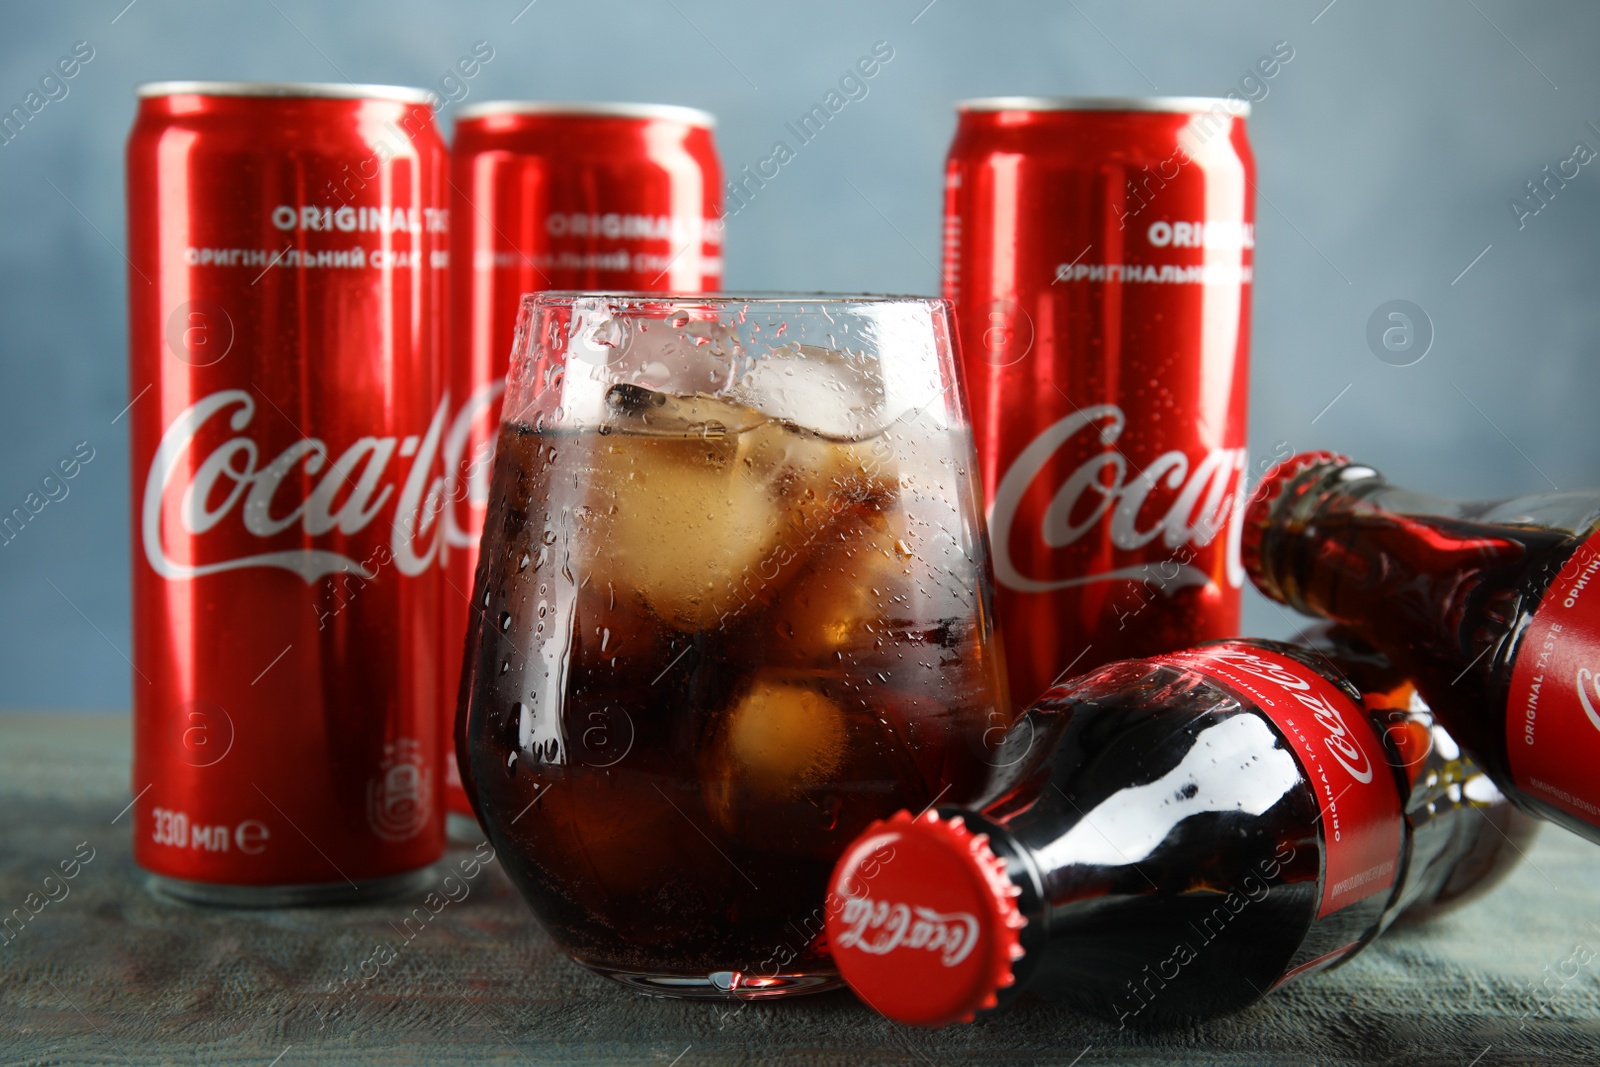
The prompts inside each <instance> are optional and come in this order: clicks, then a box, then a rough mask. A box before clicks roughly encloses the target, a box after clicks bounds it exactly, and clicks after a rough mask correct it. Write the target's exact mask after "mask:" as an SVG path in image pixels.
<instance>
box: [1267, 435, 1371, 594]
mask: <svg viewBox="0 0 1600 1067" xmlns="http://www.w3.org/2000/svg"><path fill="white" fill-rule="evenodd" d="M1349 463H1350V459H1349V457H1348V456H1342V455H1340V454H1339V453H1337V452H1301V453H1299V454H1298V455H1294V456H1290V457H1289V458H1288V459H1286V460H1284V461H1283V462H1282V463H1280V464H1278V465H1277V466H1276V467H1274V468H1272V469H1271V470H1270V471H1268V472H1267V473H1266V475H1265V477H1263V478H1262V479H1261V482H1260V484H1258V485H1257V486H1256V488H1255V492H1253V493H1251V494H1250V502H1249V503H1248V504H1246V505H1245V511H1244V528H1243V529H1242V530H1241V531H1240V533H1239V560H1240V562H1241V563H1243V564H1244V569H1245V571H1246V573H1248V574H1249V575H1250V578H1251V580H1253V581H1254V582H1255V583H1256V585H1257V587H1258V588H1260V590H1261V591H1262V592H1263V593H1265V594H1266V595H1267V596H1269V597H1272V598H1273V599H1274V600H1282V599H1283V596H1282V594H1281V593H1279V592H1278V590H1277V588H1276V585H1275V583H1274V582H1273V581H1271V580H1270V575H1267V574H1266V573H1265V572H1264V571H1263V569H1262V565H1261V541H1262V538H1264V537H1265V536H1266V533H1267V529H1268V527H1269V526H1270V525H1271V522H1270V519H1271V516H1272V513H1273V511H1274V510H1275V508H1276V505H1277V502H1278V498H1279V497H1281V496H1282V495H1283V493H1284V491H1285V490H1286V489H1288V488H1289V486H1290V485H1292V484H1293V482H1294V480H1295V479H1296V478H1298V477H1300V475H1302V474H1304V473H1305V472H1306V471H1308V470H1310V469H1311V468H1312V467H1319V466H1322V465H1323V464H1335V465H1337V466H1341V467H1342V466H1347V465H1348V464H1349Z"/></svg>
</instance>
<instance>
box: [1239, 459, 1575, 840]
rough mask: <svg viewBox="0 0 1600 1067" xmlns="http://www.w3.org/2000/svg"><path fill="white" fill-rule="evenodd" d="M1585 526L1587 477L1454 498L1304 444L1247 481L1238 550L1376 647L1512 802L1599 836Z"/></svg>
mask: <svg viewBox="0 0 1600 1067" xmlns="http://www.w3.org/2000/svg"><path fill="white" fill-rule="evenodd" d="M1597 527H1600V492H1597V491H1593V490H1591V491H1586V492H1566V493H1545V494H1540V495H1537V496H1525V497H1517V498H1514V499H1511V500H1502V501H1493V502H1487V503H1460V502H1455V501H1449V500H1441V499H1438V498H1435V497H1430V496H1423V495H1421V494H1419V493H1413V492H1411V491H1409V490H1406V489H1401V488H1398V487H1396V486H1392V485H1390V484H1389V483H1388V482H1386V481H1385V480H1384V479H1383V477H1382V476H1381V475H1380V474H1378V472H1377V471H1374V470H1373V469H1372V468H1370V467H1364V466H1360V465H1358V464H1354V463H1351V462H1350V461H1349V460H1347V459H1345V458H1344V457H1343V456H1335V455H1331V454H1328V453H1321V452H1318V453H1307V454H1305V455H1301V456H1296V457H1294V458H1293V459H1291V460H1289V461H1288V462H1287V463H1285V464H1284V465H1283V466H1282V467H1280V468H1279V469H1278V470H1277V471H1276V472H1275V473H1274V474H1273V476H1272V477H1269V478H1267V479H1266V480H1265V481H1263V483H1262V484H1261V486H1260V488H1259V489H1258V490H1257V492H1256V495H1255V497H1254V498H1253V500H1252V501H1251V503H1250V506H1249V511H1248V515H1247V520H1246V524H1245V532H1244V545H1243V558H1244V563H1245V566H1246V568H1247V570H1248V571H1249V573H1250V575H1251V577H1252V578H1253V579H1254V580H1255V583H1256V585H1257V586H1258V587H1259V588H1260V589H1261V591H1262V592H1263V593H1265V594H1266V595H1268V596H1270V597H1272V598H1274V599H1276V600H1280V601H1282V602H1284V603H1285V604H1288V605H1290V606H1291V607H1293V608H1295V609H1297V610H1299V611H1302V612H1305V613H1306V614H1308V615H1317V616H1321V617H1323V618H1326V619H1332V620H1335V621H1337V622H1339V623H1342V624H1345V625H1346V626H1348V627H1350V628H1351V629H1353V630H1355V631H1356V632H1358V633H1359V634H1360V635H1361V636H1362V637H1363V638H1365V639H1366V640H1367V641H1369V642H1371V643H1372V644H1373V645H1375V646H1377V647H1379V648H1381V649H1383V650H1384V652H1385V653H1387V654H1388V655H1389V656H1390V657H1392V658H1393V659H1394V661H1395V663H1396V664H1397V665H1398V666H1399V667H1401V668H1402V669H1403V670H1404V671H1405V672H1406V673H1407V674H1408V675H1409V676H1411V677H1412V678H1413V679H1415V681H1416V683H1417V686H1418V688H1419V689H1420V690H1421V691H1422V694H1423V696H1424V697H1425V698H1426V699H1427V701H1428V703H1429V704H1430V705H1431V706H1432V707H1433V709H1434V710H1435V711H1436V712H1437V714H1438V715H1439V718H1440V721H1441V722H1443V723H1444V725H1445V726H1446V727H1447V728H1448V729H1449V730H1450V732H1451V733H1452V734H1453V735H1454V736H1455V737H1456V738H1457V739H1458V740H1459V741H1460V742H1461V744H1462V746H1463V747H1464V748H1465V749H1466V750H1467V751H1468V752H1470V753H1471V754H1472V755H1473V756H1474V757H1475V758H1476V759H1477V760H1478V761H1479V762H1480V763H1481V764H1482V765H1483V766H1484V768H1485V770H1487V771H1488V773H1489V774H1490V776H1491V777H1493V778H1494V780H1495V782H1496V783H1498V784H1499V786H1500V788H1501V789H1503V790H1505V791H1506V793H1507V794H1509V795H1510V796H1511V798H1512V799H1513V800H1514V801H1515V802H1516V803H1517V804H1519V805H1520V806H1521V807H1523V808H1524V809H1526V810H1528V811H1530V812H1532V813H1534V814H1536V815H1540V816H1543V817H1544V818H1547V819H1550V820H1551V821H1553V822H1556V823H1559V824H1560V825H1562V826H1565V827H1567V828H1568V829H1570V830H1572V831H1574V832H1576V833H1578V834H1581V835H1582V836H1584V837H1587V838H1588V839H1589V840H1591V841H1600V776H1597V775H1596V774H1595V773H1594V768H1595V766H1596V764H1597V763H1600V589H1597V590H1596V592H1594V593H1591V594H1588V595H1587V596H1586V595H1585V591H1586V589H1587V587H1588V586H1589V585H1590V584H1600V582H1597V576H1600V533H1597Z"/></svg>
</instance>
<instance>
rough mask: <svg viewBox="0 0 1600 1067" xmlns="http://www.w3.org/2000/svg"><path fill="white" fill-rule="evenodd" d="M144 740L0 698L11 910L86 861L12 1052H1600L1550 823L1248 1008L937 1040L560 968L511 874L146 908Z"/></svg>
mask: <svg viewBox="0 0 1600 1067" xmlns="http://www.w3.org/2000/svg"><path fill="white" fill-rule="evenodd" d="M128 748H129V721H128V718H127V717H126V716H120V715H83V714H57V715H25V714H16V713H0V812H3V818H0V911H3V912H5V913H9V912H11V911H12V909H14V908H18V907H23V906H24V902H25V901H26V900H27V898H28V895H29V894H30V893H36V892H39V891H40V889H41V882H42V880H43V878H44V877H45V876H46V875H47V874H48V873H50V872H51V871H52V870H54V869H55V868H56V865H57V863H58V862H59V861H60V860H62V859H68V858H71V857H73V856H74V855H75V854H76V853H79V852H80V851H81V849H82V848H83V847H84V846H87V848H89V849H92V850H93V859H92V860H90V861H89V862H88V863H87V864H85V865H83V866H82V869H81V870H80V872H79V874H78V876H77V877H76V878H75V879H73V881H72V882H71V883H70V891H69V893H68V894H67V895H66V896H65V897H61V898H60V899H58V900H55V901H52V902H50V903H48V904H46V905H44V907H43V908H41V909H40V910H39V912H38V914H37V915H34V916H33V917H32V918H31V919H30V920H29V921H28V922H27V923H26V925H24V926H22V927H21V928H20V930H17V924H15V923H14V924H13V927H12V930H11V931H8V932H6V933H4V934H0V942H3V943H0V1063H4V1064H36V1063H67V1064H79V1063H86V1064H87V1063H92V1064H101V1063H106V1064H190V1063H195V1064H201V1063H204V1064H256V1065H260V1067H269V1065H273V1067H293V1065H296V1064H352V1063H407V1064H409V1063H417V1064H438V1063H457V1062H460V1063H507V1064H539V1065H543V1064H566V1063H580V1062H605V1063H621V1064H653V1065H660V1067H696V1065H700V1064H747V1063H748V1064H754V1063H784V1064H795V1065H818V1067H822V1065H834V1064H868V1063H885V1064H931V1065H938V1067H944V1065H952V1067H953V1065H957V1064H1034V1063H1038V1064H1046V1063H1056V1064H1073V1063H1077V1064H1080V1065H1082V1067H1091V1065H1098V1064H1113V1063H1130V1064H1132V1063H1137V1064H1158V1063H1159V1064H1171V1063H1196V1064H1239V1065H1244V1064H1272V1063H1286V1064H1294V1065H1296V1067H1305V1065H1313V1064H1355V1063H1385V1064H1438V1065H1450V1067H1469V1065H1470V1067H1488V1065H1490V1064H1513V1063H1514V1064H1567V1063H1571V1064H1600V848H1595V847H1593V846H1590V845H1588V844H1586V843H1584V842H1582V841H1580V840H1578V839H1577V838H1575V837H1573V836H1572V835H1570V834H1567V833H1564V832H1562V831H1559V830H1556V829H1554V828H1547V829H1546V830H1545V832H1544V833H1543V834H1542V835H1541V836H1540V838H1539V839H1538V841H1537V843H1536V844H1535V846H1534V848H1533V850H1532V851H1531V852H1530V854H1529V858H1528V861H1527V862H1526V863H1524V864H1523V866H1522V867H1521V869H1519V870H1518V871H1517V872H1516V873H1515V874H1514V875H1513V876H1512V878H1511V879H1510V880H1509V881H1508V882H1507V883H1506V884H1504V885H1503V886H1502V887H1501V888H1499V889H1498V890H1496V891H1495V893H1494V894H1492V895H1491V896H1490V897H1489V898H1488V899H1487V900H1485V901H1483V902H1481V903H1480V904H1478V905H1476V906H1475V907H1472V908H1469V909H1467V910H1466V911H1464V912H1460V913H1457V914H1455V915H1452V916H1447V917H1446V918H1444V919H1442V920H1439V921H1437V922H1436V923H1434V924H1432V925H1430V926H1427V927H1424V928H1420V929H1405V930H1398V931H1392V932H1391V933H1390V934H1389V935H1387V936H1386V937H1385V938H1384V939H1383V940H1382V941H1380V942H1379V943H1378V944H1377V945H1376V946H1374V947H1373V948H1371V949H1369V950H1368V951H1367V952H1365V953H1363V954H1362V955H1361V956H1360V957H1359V958H1357V959H1356V960H1355V961H1353V962H1352V963H1351V964H1350V965H1349V966H1346V967H1344V968H1341V969H1340V970H1338V971H1335V972H1333V973H1331V974H1326V975H1321V976H1318V977H1315V978H1312V979H1309V980H1307V981H1304V982H1301V983H1298V984H1296V985H1294V986H1291V987H1290V988H1288V989H1286V990H1284V991H1282V992H1281V993H1278V994H1276V995H1274V996H1272V997H1269V998H1267V1000H1266V1001H1264V1002H1263V1003H1262V1004H1260V1005H1258V1006H1257V1007H1255V1008H1253V1009H1251V1010H1249V1011H1246V1012H1244V1013H1242V1014H1240V1015H1238V1016H1235V1017H1233V1018H1230V1019H1225V1020H1222V1021H1219V1022H1216V1023H1213V1024H1210V1025H1207V1026H1203V1027H1196V1028H1193V1029H1188V1030H1181V1031H1177V1032H1174V1033H1166V1034H1158V1035H1131V1034H1127V1033H1119V1032H1118V1031H1116V1030H1115V1029H1114V1028H1112V1027H1110V1026H1107V1025H1105V1024H1102V1023H1099V1022H1096V1021H1094V1020H1091V1019H1086V1018H1083V1017H1080V1016H1077V1015H1075V1014H1073V1013H1071V1012H1069V1011H1066V1010H1065V1009H1062V1008H1059V1007H1056V1006H1053V1005H1051V1004H1048V1003H1044V1002H1025V1003H1023V1004H1021V1005H1019V1006H1017V1007H1016V1008H1015V1009H1013V1010H1012V1011H1010V1012H1007V1013H1004V1014H1002V1015H999V1016H995V1017H993V1018H990V1019H987V1020H984V1021H983V1022H981V1023H979V1024H977V1025H973V1026H966V1027H957V1028H953V1029H949V1030H945V1031H941V1032H936V1033H935V1032H927V1031H920V1030H911V1029H906V1028H904V1027H899V1026H896V1025H893V1024H891V1023H888V1022H887V1021H885V1020H883V1019H881V1018H879V1017H877V1016H875V1015H873V1014H872V1013H871V1012H869V1011H867V1010H866V1009H865V1008H863V1007H862V1006H861V1005H860V1004H858V1003H857V1002H856V1001H855V1000H854V999H853V998H852V997H851V996H850V995H849V994H848V993H832V994H825V995H822V996H816V997H809V998H803V999H801V1000H798V1001H793V1002H789V1003H784V1004H768V1005H757V1004H741V1003H729V1004H715V1003H710V1004H708V1003H688V1002H681V1001H678V1002H674V1001H661V1000H650V999H646V998H643V997H639V996H637V995H635V994H633V993H630V992H628V991H626V990H624V989H622V988H621V987H619V986H615V985H613V984H611V983H609V982H606V981H604V980H602V979H599V978H596V977H594V976H592V975H590V974H589V973H587V972H586V971H583V970H580V969H579V968H578V967H577V966H575V965H573V964H571V963H569V962H568V961H567V960H566V959H565V958H563V957H562V956H561V954H560V953H559V952H558V951H557V950H556V949H555V947H554V946H553V945H552V944H551V943H550V941H549V939H548V938H546V937H545V936H544V934H543V933H542V932H541V931H540V929H539V928H538V926H537V925H536V924H535V923H534V921H533V920H532V918H531V917H530V915H529V913H528V911H527V908H526V907H525V906H524V905H523V903H522V901H521V900H520V899H519V898H518V897H517V896H516V894H515V892H513V891H512V889H511V888H510V886H509V884H508V883H507V881H506V880H505V878H504V876H503V875H502V873H501V872H500V871H499V870H498V868H497V867H496V866H494V865H491V866H490V867H489V868H487V870H486V873H485V874H484V875H483V876H482V877H480V879H479V880H478V883H477V886H476V888H474V889H473V891H472V893H471V894H470V895H469V896H468V897H467V898H466V899H464V900H461V901H460V902H459V903H454V904H451V905H450V906H449V907H447V908H446V909H445V910H443V911H441V912H440V913H439V914H438V915H437V916H436V917H435V918H433V919H432V920H431V921H430V922H429V923H428V925H427V926H426V928H423V929H421V930H420V932H416V931H413V933H412V937H411V938H410V939H409V940H408V939H407V938H406V936H405V935H404V933H402V932H401V930H400V925H399V924H400V923H401V921H402V920H403V918H404V917H405V916H406V915H407V914H409V913H410V912H411V910H412V908H413V907H414V906H415V905H417V904H418V903H419V902H420V897H421V896H422V895H423V894H418V896H419V900H417V901H412V900H406V899H395V900H389V901H384V902H379V903H373V904H368V905H364V906H360V907H351V908H338V909H291V910H279V911H220V910H209V909H203V908H196V907H190V906H186V905H182V904H177V903H172V902H169V901H165V900H160V899H157V898H154V897H152V896H151V895H150V894H149V893H147V892H146V891H145V889H144V887H143V883H142V879H141V875H140V872H139V871H138V869H137V868H135V867H134V866H133V864H132V861H131V859H130V849H129V841H130V832H131V831H130V826H129V823H130V821H131V816H130V815H128V814H126V813H124V809H125V806H126V805H127V804H128V803H129V801H130V800H131V796H130V795H129V791H128ZM468 851H469V850H468V849H467V848H465V847H464V846H454V847H453V848H452V853H453V854H459V855H460V856H464V855H466V854H467V853H468ZM452 866H453V864H452ZM441 877H442V872H441ZM58 895H59V894H58ZM36 899H37V898H36ZM25 912H26V909H25ZM379 946H388V947H389V948H390V950H391V951H392V952H393V953H394V959H393V960H392V961H391V962H389V963H388V965H386V966H384V967H383V968H381V969H380V970H379V972H378V974H377V977H376V978H375V979H373V980H372V981H370V982H369V983H367V984H366V985H364V986H363V985H362V984H361V983H359V982H354V983H351V984H350V985H349V986H348V987H345V988H346V989H347V992H346V993H339V992H336V991H330V990H338V989H339V988H341V986H343V980H344V979H345V978H346V977H348V976H350V975H351V974H353V973H355V972H357V971H358V970H359V969H360V967H361V964H362V961H364V960H367V959H369V958H370V957H372V956H373V954H374V951H375V949H377V948H378V947H379Z"/></svg>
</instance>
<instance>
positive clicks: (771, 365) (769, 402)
mask: <svg viewBox="0 0 1600 1067" xmlns="http://www.w3.org/2000/svg"><path fill="white" fill-rule="evenodd" d="M728 395H729V396H730V397H732V398H733V399H735V400H738V401H740V402H742V403H744V404H748V405H749V406H750V407H752V408H754V409H755V410H756V411H759V412H761V413H762V414H765V415H769V416H771V417H772V418H775V419H778V420H781V421H783V422H786V423H788V424H789V425H791V426H793V427H796V428H798V429H803V430H809V431H811V432H813V433H816V434H819V435H821V436H823V437H828V438H832V439H834V440H838V441H859V440H863V439H865V438H868V437H873V436H876V435H877V434H878V433H879V432H881V431H882V430H883V427H884V424H885V422H886V421H887V418H886V416H885V412H884V391H883V381H882V379H881V378H879V377H878V375H877V365H876V364H875V363H872V362H869V361H867V360H864V359H859V358H855V357H852V356H851V355H850V354H849V353H846V352H839V351H836V350H834V349H829V348H818V347H816V346H814V345H798V344H792V345H785V346H783V347H781V348H777V349H774V350H773V351H772V353H771V354H770V355H767V356H764V357H762V358H761V359H758V360H756V361H755V363H754V365H752V366H751V368H750V369H749V370H748V371H746V372H745V374H744V375H743V376H742V377H741V378H740V379H739V380H738V381H736V382H735V383H734V384H733V388H732V389H730V390H729V392H728Z"/></svg>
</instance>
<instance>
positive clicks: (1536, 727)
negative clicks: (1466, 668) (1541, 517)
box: [1506, 533, 1600, 826]
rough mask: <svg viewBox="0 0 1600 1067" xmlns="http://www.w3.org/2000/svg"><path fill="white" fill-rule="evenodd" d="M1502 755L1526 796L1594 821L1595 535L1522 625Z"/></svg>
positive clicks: (1599, 697)
mask: <svg viewBox="0 0 1600 1067" xmlns="http://www.w3.org/2000/svg"><path fill="white" fill-rule="evenodd" d="M1591 586H1593V587H1594V591H1593V592H1590V591H1589V589H1590V587H1591ZM1506 755H1507V762H1508V763H1509V764H1510V765H1511V778H1512V780H1513V781H1515V782H1516V783H1517V785H1518V786H1519V787H1520V788H1521V789H1522V790H1523V791H1524V792H1526V793H1527V794H1528V795H1529V796H1532V797H1535V798H1537V799H1539V800H1542V801H1544V802H1545V803H1547V804H1550V805H1552V806H1553V807H1557V808H1560V809H1561V810H1562V811H1565V812H1569V813H1570V814H1572V815H1575V816H1577V817H1578V818H1580V819H1582V820H1583V821H1584V822H1587V823H1590V824H1592V825H1596V826H1600V776H1596V774H1595V766H1596V764H1600V533H1597V534H1594V535H1593V536H1591V537H1590V538H1589V539H1588V540H1587V541H1585V542H1584V543H1583V546H1582V547H1581V548H1579V549H1578V551H1576V552H1574V553H1573V554H1572V558H1571V559H1569V560H1568V561H1567V565H1566V566H1565V567H1563V568H1562V570H1561V573H1560V574H1559V575H1557V576H1556V580H1555V581H1553V582H1551V583H1550V588H1549V589H1548V590H1547V591H1546V592H1545V594H1544V599H1543V600H1542V601H1540V602H1539V607H1538V608H1537V609H1535V611H1534V613H1533V618H1532V619H1531V620H1530V621H1529V623H1528V631H1527V633H1526V634H1524V635H1523V638H1522V647H1521V649H1520V650H1519V651H1518V652H1517V661H1516V665H1515V666H1514V667H1512V669H1511V692H1510V694H1509V696H1508V697H1507V699H1506Z"/></svg>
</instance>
